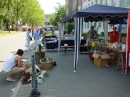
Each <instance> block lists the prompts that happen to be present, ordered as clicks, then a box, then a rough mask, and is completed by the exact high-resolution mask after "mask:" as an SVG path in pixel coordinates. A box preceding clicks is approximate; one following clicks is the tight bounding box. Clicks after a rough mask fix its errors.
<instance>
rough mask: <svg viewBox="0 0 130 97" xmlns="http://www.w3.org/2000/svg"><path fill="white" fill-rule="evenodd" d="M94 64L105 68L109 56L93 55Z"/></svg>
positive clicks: (102, 54)
mask: <svg viewBox="0 0 130 97" xmlns="http://www.w3.org/2000/svg"><path fill="white" fill-rule="evenodd" d="M93 57H94V64H95V65H97V66H98V67H105V66H106V65H108V59H109V58H110V56H109V55H108V54H106V53H94V54H93Z"/></svg>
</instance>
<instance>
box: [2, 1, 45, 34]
mask: <svg viewBox="0 0 130 97" xmlns="http://www.w3.org/2000/svg"><path fill="white" fill-rule="evenodd" d="M30 2H31V3H30ZM1 17H2V18H1ZM19 20H22V22H24V23H25V24H26V23H27V24H28V25H31V26H32V27H33V26H39V25H43V24H44V11H43V10H42V9H41V7H40V4H39V2H38V1H37V0H0V25H1V24H2V22H6V23H7V25H8V28H9V32H10V27H9V26H10V25H12V23H16V25H17V27H18V21H19ZM17 27H16V28H17ZM16 31H17V29H16Z"/></svg>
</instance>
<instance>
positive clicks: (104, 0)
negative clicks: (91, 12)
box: [78, 0, 130, 34]
mask: <svg viewBox="0 0 130 97" xmlns="http://www.w3.org/2000/svg"><path fill="white" fill-rule="evenodd" d="M94 4H102V5H108V6H115V7H126V8H130V0H85V1H84V2H83V3H82V5H80V6H78V10H81V7H82V9H85V8H88V7H90V6H92V5H94ZM92 25H93V26H95V28H98V33H99V34H100V33H101V32H104V29H103V22H102V21H99V22H84V23H83V32H88V30H89V29H90V27H91V26H92ZM122 26H123V31H122V32H123V33H126V31H127V27H126V25H122ZM112 28H113V25H108V31H112Z"/></svg>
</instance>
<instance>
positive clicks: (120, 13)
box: [72, 4, 130, 71]
mask: <svg viewBox="0 0 130 97" xmlns="http://www.w3.org/2000/svg"><path fill="white" fill-rule="evenodd" d="M95 9H96V10H95ZM129 10H130V9H127V8H120V7H112V6H106V5H99V4H95V5H93V6H91V7H89V8H86V9H84V10H82V11H78V12H76V13H75V14H74V15H73V16H72V17H73V18H74V21H75V28H76V29H75V34H76V37H75V38H76V39H75V54H74V71H76V69H77V62H78V51H79V40H80V37H79V35H80V33H81V32H80V28H79V27H80V26H79V25H80V24H79V22H80V18H85V20H87V21H99V20H103V21H104V22H105V23H104V29H105V31H104V32H105V38H104V39H105V41H107V40H106V39H107V37H108V21H109V19H112V18H127V16H128V11H129ZM126 67H127V66H126Z"/></svg>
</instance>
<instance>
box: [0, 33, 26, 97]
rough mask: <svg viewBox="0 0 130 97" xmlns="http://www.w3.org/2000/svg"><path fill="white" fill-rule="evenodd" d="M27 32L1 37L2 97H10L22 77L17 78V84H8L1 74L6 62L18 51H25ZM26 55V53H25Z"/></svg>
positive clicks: (0, 94) (0, 96) (0, 77)
mask: <svg viewBox="0 0 130 97" xmlns="http://www.w3.org/2000/svg"><path fill="white" fill-rule="evenodd" d="M25 37H26V34H25V32H18V34H13V35H8V36H2V37H0V90H1V92H0V97H10V95H11V94H12V91H11V89H12V88H14V87H15V86H16V85H17V83H18V81H19V79H20V78H21V76H18V77H17V81H16V82H7V81H6V76H5V75H4V74H3V73H2V72H1V70H2V66H3V63H4V62H5V60H6V59H7V58H8V57H9V56H10V55H11V54H12V53H13V52H14V51H17V49H23V50H25V49H26V48H25V42H26V38H25ZM25 54H26V53H25Z"/></svg>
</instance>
